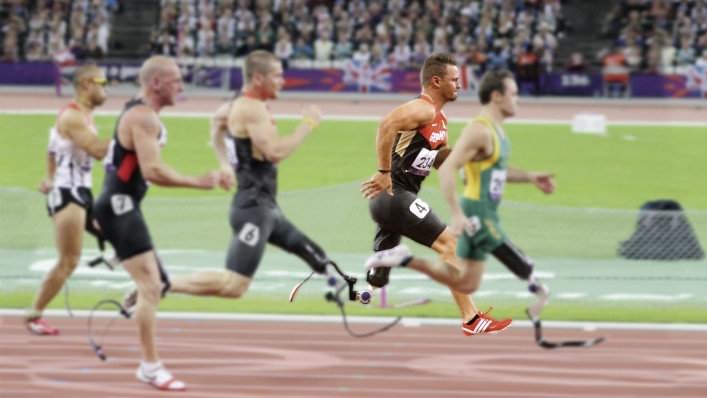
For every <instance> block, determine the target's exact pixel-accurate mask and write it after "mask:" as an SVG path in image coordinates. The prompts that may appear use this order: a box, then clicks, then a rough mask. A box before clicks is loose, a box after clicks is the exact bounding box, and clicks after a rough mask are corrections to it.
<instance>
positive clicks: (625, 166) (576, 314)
mask: <svg viewBox="0 0 707 398" xmlns="http://www.w3.org/2000/svg"><path fill="white" fill-rule="evenodd" d="M163 120H164V122H165V125H166V127H167V129H168V131H169V141H168V144H167V146H166V148H165V150H164V152H163V156H164V158H165V159H166V161H167V162H168V163H169V164H170V165H172V166H174V167H175V168H176V169H178V170H180V171H183V172H185V173H201V172H203V171H206V170H207V169H209V168H214V167H215V166H216V161H215V158H214V156H213V154H212V151H211V148H210V147H209V144H208V140H209V137H208V120H207V119H206V118H199V117H194V118H184V117H164V118H163ZM114 122H115V117H107V116H100V117H97V118H96V123H97V125H98V127H99V131H100V134H101V136H103V137H107V136H109V135H110V134H112V127H113V123H114ZM52 123H53V116H50V115H31V116H30V115H0V137H1V139H2V142H3V144H4V145H2V146H0V170H2V173H0V223H2V228H1V229H0V277H2V279H3V281H4V283H3V286H2V288H0V294H2V306H3V307H11V308H23V307H27V306H29V305H30V303H31V299H32V294H33V292H34V291H35V290H36V288H37V286H38V283H39V280H40V278H41V276H42V275H43V273H44V272H46V270H47V268H48V267H50V266H51V265H52V264H53V261H54V260H53V259H54V257H55V253H54V250H53V249H52V247H53V240H52V235H51V234H52V229H51V222H50V220H49V219H48V218H47V217H46V213H45V210H44V207H43V197H42V195H40V194H39V193H37V192H36V191H35V189H36V186H37V184H38V182H39V180H40V179H41V177H42V175H43V173H44V167H45V164H44V163H45V156H46V155H45V152H46V144H47V142H46V141H47V134H48V133H47V132H48V128H49V126H51V125H52ZM295 123H296V121H293V120H282V121H280V122H279V123H278V126H279V128H280V130H281V131H282V132H283V133H287V132H288V131H290V130H291V129H292V128H293V127H294V125H295ZM376 126H377V125H376V123H375V122H373V121H370V122H369V121H340V120H326V121H324V122H323V123H322V126H321V127H320V128H319V129H318V131H316V132H315V133H314V134H312V135H311V136H310V137H308V138H307V141H306V142H305V143H304V145H303V146H302V147H301V148H300V150H298V151H297V152H296V153H295V154H294V155H293V156H292V157H291V158H289V159H287V160H285V161H284V162H282V164H281V165H280V167H279V173H280V174H279V178H280V195H279V201H280V203H281V206H282V208H283V210H284V212H285V214H286V215H288V217H289V218H290V219H291V220H292V221H293V222H294V223H295V224H296V225H298V226H299V227H300V228H301V229H302V230H303V231H305V232H306V233H307V234H308V235H310V236H311V237H312V238H313V239H314V240H316V241H317V242H319V243H320V244H321V245H322V246H323V247H324V248H325V249H326V250H327V252H328V253H329V254H330V256H331V257H332V258H334V259H335V260H336V261H337V262H338V263H339V264H341V265H342V266H343V267H344V268H345V269H346V270H348V271H349V272H353V273H355V274H357V275H359V276H360V274H361V273H362V271H361V264H362V263H363V261H364V259H365V258H366V256H367V255H368V254H369V252H370V247H371V238H372V234H373V231H374V225H373V224H372V222H371V221H370V219H369V217H368V211H367V204H366V202H365V200H363V199H362V198H361V197H360V194H359V192H358V185H359V183H360V181H362V180H364V179H366V178H368V177H369V176H370V175H371V174H372V172H373V171H374V170H375V168H376V161H375V150H374V145H375V130H376ZM462 127H463V124H461V123H451V124H450V133H451V137H450V141H451V142H452V143H453V142H454V141H455V140H456V138H457V137H458V134H459V132H460V131H461V129H462ZM507 131H508V134H509V135H510V137H511V140H512V145H513V152H512V163H513V164H514V165H517V166H520V167H523V168H528V169H540V170H550V171H553V172H554V173H556V178H557V184H558V188H557V192H556V193H555V194H553V195H549V196H545V195H543V194H541V193H540V192H538V191H537V190H535V189H534V188H533V187H530V186H522V185H516V186H513V185H510V186H509V187H508V188H507V190H506V192H507V194H506V196H505V200H506V203H505V204H504V205H503V206H502V212H501V215H502V218H503V224H504V227H505V229H506V230H507V232H508V233H509V235H510V236H511V238H512V239H513V240H514V242H515V243H516V244H517V245H519V246H520V247H522V248H523V249H524V251H525V252H526V253H528V254H529V255H530V256H532V257H533V258H534V260H535V262H536V264H537V269H538V272H539V273H540V275H541V276H542V277H543V279H544V280H546V281H547V283H548V284H549V285H550V287H551V289H552V292H553V299H552V303H551V305H550V306H548V308H547V309H546V312H545V317H546V318H548V319H566V320H611V321H651V322H670V321H673V322H677V321H682V322H707V293H704V288H703V287H704V285H705V283H706V282H707V262H705V261H704V260H701V261H680V262H651V261H627V260H624V259H622V258H620V257H618V256H617V254H616V253H617V248H618V246H619V245H620V242H621V241H622V240H625V239H627V238H628V237H629V236H630V235H631V233H632V231H633V229H634V228H635V225H636V220H637V211H636V210H637V208H638V207H639V206H640V205H641V204H642V203H644V202H645V201H647V200H654V199H663V198H671V199H675V200H678V201H679V202H680V203H681V204H682V205H683V206H684V207H685V208H686V209H688V211H687V212H686V214H687V217H688V220H689V221H690V222H691V224H692V227H693V229H694V231H695V233H696V235H697V236H698V238H699V239H700V241H701V242H707V192H705V191H707V184H702V183H699V179H700V178H701V177H700V176H702V175H703V174H704V172H705V171H707V170H705V169H706V168H707V167H706V166H705V162H704V159H703V148H705V147H707V134H706V133H705V131H704V127H702V128H700V127H666V126H660V127H659V126H610V128H609V133H608V134H607V135H605V136H596V135H576V134H572V133H571V132H570V126H569V125H558V124H554V125H538V124H510V125H508V126H507ZM102 174H103V172H102V170H101V168H100V167H96V168H95V171H94V175H95V188H94V192H95V193H96V194H97V193H98V191H99V190H100V184H101V181H102ZM230 195H232V193H226V192H223V191H213V192H203V191H190V190H184V189H164V188H159V187H152V188H151V192H150V194H149V196H148V197H147V199H146V200H145V203H144V211H145V215H146V218H147V219H148V223H149V225H150V228H151V232H152V235H153V237H154V239H155V241H156V244H157V247H158V248H159V249H160V252H161V254H162V255H163V256H164V257H165V258H166V263H167V267H168V269H170V272H172V273H175V274H179V273H187V272H193V271H195V270H198V269H203V268H215V269H219V268H222V267H223V261H224V257H225V250H226V247H227V245H228V240H229V237H230V230H229V226H228V222H227V214H228V206H229V201H230ZM421 197H422V198H423V199H425V200H426V201H428V202H429V203H430V204H431V205H432V207H433V209H435V210H436V211H437V212H438V213H439V214H440V215H441V216H442V217H443V219H447V218H448V212H447V211H446V206H445V205H444V202H443V201H442V199H441V197H440V194H439V192H438V189H437V179H436V177H435V176H434V174H433V176H432V177H431V178H430V179H429V180H428V181H426V182H425V187H424V188H423V191H422V192H421ZM412 245H414V243H413V244H412ZM85 247H86V248H87V249H91V250H92V249H93V248H94V247H95V243H94V242H92V241H88V240H87V242H86V243H85ZM414 251H415V253H416V254H418V255H423V256H427V257H429V258H431V259H433V258H434V257H433V256H432V254H431V251H430V250H429V249H426V248H421V247H419V246H418V247H415V248H414ZM94 254H95V252H92V253H89V254H87V258H88V257H90V256H91V255H94ZM304 275H306V266H305V265H304V264H303V263H301V261H300V260H299V259H297V258H295V257H292V256H288V255H285V254H284V253H282V252H281V251H279V250H277V249H269V250H268V252H267V253H266V256H265V258H264V261H263V263H262V266H261V269H260V270H259V271H258V274H257V276H256V280H255V283H254V284H253V288H252V291H251V292H250V293H249V295H248V297H246V298H245V299H243V300H238V301H228V300H219V299H195V298H186V297H178V296H175V297H169V298H168V299H167V300H165V302H164V303H163V305H162V307H161V308H162V309H164V310H185V311H236V312H277V313H334V312H335V311H336V309H335V307H333V306H332V305H331V304H328V303H325V302H324V301H323V300H321V297H322V294H321V293H322V291H321V290H322V281H312V282H311V286H308V288H307V292H305V294H304V295H303V297H302V300H301V302H300V301H298V302H296V303H293V304H288V303H287V301H286V300H287V294H288V293H289V290H290V288H291V287H292V286H293V285H294V284H295V283H296V282H297V281H298V278H301V277H303V276H304ZM71 286H72V289H71V290H72V294H71V301H72V305H73V306H74V307H76V308H88V307H90V306H91V305H92V303H94V302H95V301H96V299H97V298H98V297H102V295H110V296H114V297H119V296H120V295H121V294H122V292H123V291H124V290H126V289H128V288H129V286H130V282H129V279H128V278H127V276H126V275H125V274H124V273H123V272H122V271H121V270H118V271H116V272H115V273H108V272H107V271H103V270H94V269H89V268H87V267H85V266H83V265H82V266H81V267H79V269H78V270H77V273H76V275H75V278H74V281H72V283H71ZM387 293H388V299H389V303H390V305H393V304H396V303H401V302H405V301H414V300H416V299H419V298H430V299H431V300H432V303H430V304H427V305H425V306H421V307H413V308H410V309H405V310H395V309H390V308H388V309H383V308H379V307H377V306H376V305H373V306H368V307H364V306H360V305H354V306H350V307H351V312H352V313H355V314H366V315H391V314H393V313H395V314H397V313H399V312H401V311H402V313H403V314H408V315H415V316H444V317H454V316H456V314H457V310H456V308H455V307H454V305H453V304H452V300H451V297H450V296H449V293H448V292H447V291H446V290H445V289H444V288H443V287H441V286H439V285H437V284H435V283H433V282H431V281H429V280H427V279H426V277H424V276H423V275H421V274H417V273H413V272H410V271H400V272H398V271H396V272H395V273H394V278H393V282H392V283H391V285H390V287H389V289H388V292H387ZM476 297H477V301H478V302H479V306H480V307H485V306H486V305H487V304H493V305H494V307H495V308H496V310H495V311H497V312H499V314H501V315H510V316H513V317H515V318H519V319H522V318H523V313H522V309H523V308H524V306H525V305H527V304H528V303H529V302H531V301H532V297H531V296H530V294H529V293H527V292H526V291H525V286H524V284H523V283H521V282H519V281H518V280H515V279H513V276H512V275H511V274H510V273H509V272H508V271H506V270H505V269H504V268H503V267H502V266H501V265H499V264H497V263H496V262H495V261H491V262H490V264H489V268H488V270H487V278H486V279H485V280H484V283H483V285H482V288H481V290H480V291H479V292H478V294H477V296H476ZM62 305H63V299H61V298H60V297H58V298H57V299H56V300H55V301H54V303H53V306H55V307H56V306H59V307H61V306H62ZM483 309H485V308H483Z"/></svg>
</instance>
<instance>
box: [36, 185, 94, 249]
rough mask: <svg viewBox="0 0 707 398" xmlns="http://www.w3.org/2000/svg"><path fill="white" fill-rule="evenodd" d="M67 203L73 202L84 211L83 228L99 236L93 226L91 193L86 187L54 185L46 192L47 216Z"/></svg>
mask: <svg viewBox="0 0 707 398" xmlns="http://www.w3.org/2000/svg"><path fill="white" fill-rule="evenodd" d="M69 203H75V204H77V205H78V206H80V207H81V208H82V209H84V210H85V211H86V225H85V226H84V229H85V230H86V231H87V232H88V233H90V234H91V235H93V236H95V237H97V238H99V239H100V238H101V235H100V233H99V232H98V231H97V230H96V228H94V226H93V216H92V213H93V194H92V193H91V189H90V188H87V187H74V188H65V187H56V188H53V189H52V190H51V191H49V193H47V213H49V217H54V215H55V214H57V213H59V212H60V211H62V210H64V209H65V208H66V206H68V205H69Z"/></svg>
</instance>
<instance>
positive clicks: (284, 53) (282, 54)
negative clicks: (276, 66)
mask: <svg viewBox="0 0 707 398" xmlns="http://www.w3.org/2000/svg"><path fill="white" fill-rule="evenodd" d="M277 35H278V39H277V42H276V43H275V50H274V52H273V53H274V54H275V56H276V57H277V58H278V59H279V60H280V61H281V62H282V64H283V67H284V68H285V69H287V67H288V62H289V59H290V57H292V54H293V53H294V49H293V47H292V40H291V39H290V34H289V33H287V30H285V29H284V28H282V27H280V29H278V33H277Z"/></svg>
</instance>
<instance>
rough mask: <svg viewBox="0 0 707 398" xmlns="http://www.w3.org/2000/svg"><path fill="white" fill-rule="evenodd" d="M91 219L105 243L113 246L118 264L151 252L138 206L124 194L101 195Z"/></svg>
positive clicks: (149, 238)
mask: <svg viewBox="0 0 707 398" xmlns="http://www.w3.org/2000/svg"><path fill="white" fill-rule="evenodd" d="M93 216H94V218H95V219H96V221H97V222H98V225H99V226H100V227H101V232H102V233H103V236H104V237H105V239H106V240H107V241H108V242H110V243H111V245H113V248H114V249H115V254H116V256H118V259H119V260H120V261H124V260H126V259H129V258H131V257H134V256H137V255H138V254H142V253H145V252H148V251H150V250H152V249H153V248H154V246H153V244H152V238H151V237H150V232H149V231H148V229H147V224H146V223H145V219H144V218H143V216H142V211H141V210H140V203H139V202H137V201H136V200H135V199H134V198H133V197H132V196H130V195H124V194H112V195H105V194H104V195H101V196H100V197H99V198H98V200H96V205H95V206H94V209H93Z"/></svg>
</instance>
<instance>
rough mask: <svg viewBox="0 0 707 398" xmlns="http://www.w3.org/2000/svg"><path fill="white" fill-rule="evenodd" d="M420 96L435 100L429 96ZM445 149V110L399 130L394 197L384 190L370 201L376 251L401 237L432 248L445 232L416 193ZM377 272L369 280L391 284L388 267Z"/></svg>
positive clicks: (443, 225)
mask: <svg viewBox="0 0 707 398" xmlns="http://www.w3.org/2000/svg"><path fill="white" fill-rule="evenodd" d="M419 98H420V99H421V100H423V101H426V102H429V103H432V100H431V99H430V97H428V96H426V95H421V96H420V97H419ZM446 148H447V118H446V117H445V116H444V113H443V112H442V111H439V112H437V114H436V115H435V118H434V120H433V121H432V122H431V123H429V124H427V125H424V126H422V127H420V128H418V129H417V130H411V131H399V132H398V135H397V137H396V138H395V143H394V145H393V151H392V153H391V157H392V168H391V179H392V182H393V196H390V195H388V194H387V193H386V192H382V193H380V194H379V195H378V196H376V197H375V198H373V199H372V200H371V201H370V202H369V207H368V208H369V211H370V213H371V218H372V219H373V221H375V222H376V224H378V228H377V230H376V236H375V239H374V241H373V250H375V251H381V250H386V249H390V248H393V247H395V246H397V245H398V244H400V240H401V238H402V236H405V237H408V238H410V239H412V240H414V241H415V242H418V243H420V244H422V245H425V246H428V247H431V246H432V244H433V243H434V241H435V240H437V238H438V237H439V235H441V234H442V232H443V231H444V229H445V228H446V227H447V226H446V225H445V224H444V223H443V222H442V220H441V219H440V218H439V217H438V216H437V215H436V214H434V213H433V212H432V210H431V209H430V206H429V204H427V203H426V202H424V201H423V200H422V199H420V198H419V197H417V194H418V192H419V191H420V187H421V185H422V182H423V181H424V180H425V178H426V177H427V176H428V175H429V174H430V171H431V170H432V167H433V165H434V163H435V159H436V158H437V155H438V154H439V152H440V150H442V149H446ZM375 271H376V272H374V274H381V276H383V279H382V280H378V281H376V280H375V279H376V278H374V279H372V278H371V275H369V277H368V281H369V283H371V284H372V285H373V286H377V287H382V286H383V285H385V284H386V283H388V275H387V274H388V272H389V271H390V269H389V268H381V269H378V270H375ZM378 279H380V278H378Z"/></svg>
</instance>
